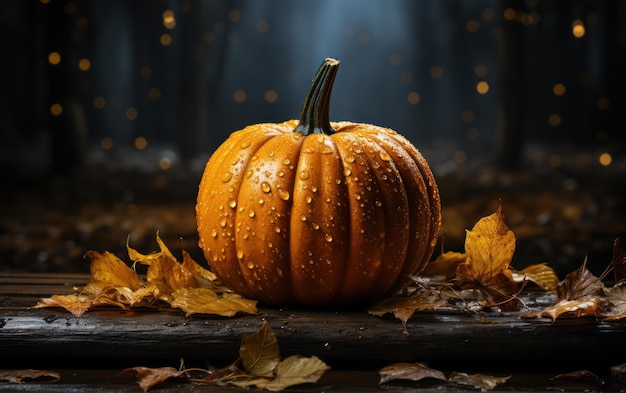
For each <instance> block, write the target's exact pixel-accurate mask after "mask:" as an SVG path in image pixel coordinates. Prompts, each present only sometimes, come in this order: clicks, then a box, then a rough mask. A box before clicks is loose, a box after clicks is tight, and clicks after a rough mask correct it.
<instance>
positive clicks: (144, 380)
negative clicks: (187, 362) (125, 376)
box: [123, 367, 185, 392]
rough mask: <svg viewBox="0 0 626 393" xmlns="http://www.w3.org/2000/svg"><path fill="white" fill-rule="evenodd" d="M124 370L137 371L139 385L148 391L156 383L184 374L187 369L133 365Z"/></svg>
mask: <svg viewBox="0 0 626 393" xmlns="http://www.w3.org/2000/svg"><path fill="white" fill-rule="evenodd" d="M123 371H125V372H126V371H136V372H137V379H138V380H139V386H140V387H141V389H142V390H143V391H144V392H147V391H148V390H149V389H150V388H151V387H153V386H154V385H156V384H158V383H161V382H164V381H166V380H168V379H170V378H177V377H180V376H182V375H184V373H185V371H184V370H183V371H179V370H177V369H175V368H173V367H160V368H150V367H132V368H127V369H124V370H123Z"/></svg>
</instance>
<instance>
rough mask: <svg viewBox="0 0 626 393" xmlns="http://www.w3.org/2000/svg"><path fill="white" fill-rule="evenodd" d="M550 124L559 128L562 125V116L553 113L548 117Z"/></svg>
mask: <svg viewBox="0 0 626 393" xmlns="http://www.w3.org/2000/svg"><path fill="white" fill-rule="evenodd" d="M548 124H550V125H551V126H552V127H558V126H560V125H561V115H559V114H558V113H552V114H550V116H548Z"/></svg>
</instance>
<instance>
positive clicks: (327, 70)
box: [294, 58, 339, 135]
mask: <svg viewBox="0 0 626 393" xmlns="http://www.w3.org/2000/svg"><path fill="white" fill-rule="evenodd" d="M338 68H339V60H335V59H331V58H327V59H325V60H324V62H323V63H322V65H321V66H320V69H319V71H317V75H315V78H314V79H313V83H312V84H311V88H310V89H309V92H308V93H307V95H306V98H305V99H304V104H303V105H302V111H301V112H300V123H299V124H298V126H297V127H296V128H295V129H294V131H295V132H300V133H302V134H304V135H310V134H322V133H323V134H327V135H330V134H332V133H334V132H335V130H334V129H333V127H332V126H331V125H330V116H329V113H330V93H331V92H332V90H333V83H334V82H335V75H337V69H338Z"/></svg>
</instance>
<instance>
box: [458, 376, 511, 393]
mask: <svg viewBox="0 0 626 393" xmlns="http://www.w3.org/2000/svg"><path fill="white" fill-rule="evenodd" d="M509 378H511V376H510V375H509V376H508V377H494V376H492V375H485V374H465V373H460V372H456V371H454V372H452V374H450V378H448V380H449V381H450V382H454V383H456V384H459V385H465V386H473V387H475V388H477V389H480V390H482V391H483V392H485V391H487V390H492V389H495V388H496V387H498V386H500V385H504V384H505V383H506V382H507V381H508V380H509Z"/></svg>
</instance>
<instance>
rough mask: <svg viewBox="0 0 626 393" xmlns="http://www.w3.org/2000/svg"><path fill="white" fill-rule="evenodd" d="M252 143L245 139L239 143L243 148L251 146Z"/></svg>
mask: <svg viewBox="0 0 626 393" xmlns="http://www.w3.org/2000/svg"><path fill="white" fill-rule="evenodd" d="M250 144H251V142H250V141H243V142H241V145H239V147H240V148H242V149H245V148H247V147H249V146H250Z"/></svg>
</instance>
